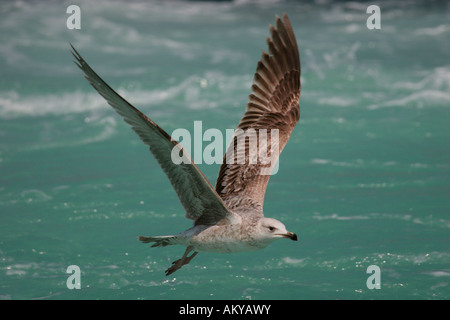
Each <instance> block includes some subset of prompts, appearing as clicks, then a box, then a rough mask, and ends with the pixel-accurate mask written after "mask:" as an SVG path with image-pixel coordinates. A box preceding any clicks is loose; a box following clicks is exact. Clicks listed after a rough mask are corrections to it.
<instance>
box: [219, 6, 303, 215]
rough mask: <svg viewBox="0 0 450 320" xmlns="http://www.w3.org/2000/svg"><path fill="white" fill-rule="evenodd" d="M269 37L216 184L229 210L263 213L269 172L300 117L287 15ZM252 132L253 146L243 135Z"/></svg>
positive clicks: (294, 54)
mask: <svg viewBox="0 0 450 320" xmlns="http://www.w3.org/2000/svg"><path fill="white" fill-rule="evenodd" d="M270 35H271V38H269V37H267V46H268V48H269V53H266V52H264V51H263V52H262V57H261V60H260V61H259V62H258V64H257V67H256V73H255V75H254V79H253V85H252V88H251V89H252V92H251V94H250V95H249V102H248V104H247V109H246V112H245V114H244V116H243V117H242V119H241V121H240V122H239V125H238V126H237V130H236V132H235V134H234V136H233V139H232V141H231V143H230V145H229V147H228V148H227V151H226V154H225V156H224V159H223V163H222V165H221V167H220V170H219V176H218V179H217V183H216V191H217V193H218V194H219V195H220V196H221V197H222V199H223V200H224V202H225V203H226V204H227V206H228V207H229V208H230V209H232V210H236V211H242V212H253V214H256V215H262V207H263V203H264V196H265V192H266V188H267V184H268V181H269V178H270V172H271V170H272V169H273V168H274V166H275V164H276V161H277V160H278V157H279V155H280V153H281V151H282V150H283V148H284V146H285V145H286V143H287V141H288V140H289V138H290V135H291V133H292V130H293V129H294V127H295V126H296V124H297V122H298V119H299V117H300V107H299V104H298V102H299V98H300V86H301V85H300V73H301V70H300V56H299V51H298V46H297V41H296V39H295V35H294V31H293V29H292V26H291V23H290V21H289V18H288V17H287V15H286V14H284V16H283V19H280V18H279V17H277V18H276V28H275V27H274V26H272V25H270ZM251 130H254V131H255V132H256V139H255V140H256V141H257V143H252V142H251V139H250V138H249V137H248V139H247V138H246V137H245V136H246V135H248V133H249V132H251ZM264 132H265V134H266V139H264V134H263V133H264ZM276 133H278V135H277V134H276ZM243 136H244V137H245V138H242V137H243ZM255 209H256V210H255ZM255 211H256V213H255Z"/></svg>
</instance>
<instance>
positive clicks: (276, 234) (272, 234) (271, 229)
mask: <svg viewBox="0 0 450 320" xmlns="http://www.w3.org/2000/svg"><path fill="white" fill-rule="evenodd" d="M258 227H259V233H260V238H261V240H264V241H267V242H268V243H270V242H272V241H274V240H277V239H282V238H288V239H291V240H294V241H297V240H298V237H297V235H296V234H295V233H293V232H289V231H287V230H286V227H285V226H284V224H283V223H281V222H280V221H278V220H276V219H272V218H262V219H261V220H259V223H258Z"/></svg>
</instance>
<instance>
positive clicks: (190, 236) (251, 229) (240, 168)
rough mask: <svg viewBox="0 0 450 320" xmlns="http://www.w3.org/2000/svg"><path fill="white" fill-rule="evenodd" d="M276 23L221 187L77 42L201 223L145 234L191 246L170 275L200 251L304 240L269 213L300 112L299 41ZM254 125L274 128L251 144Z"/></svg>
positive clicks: (93, 80)
mask: <svg viewBox="0 0 450 320" xmlns="http://www.w3.org/2000/svg"><path fill="white" fill-rule="evenodd" d="M275 26H276V27H274V26H273V25H270V35H271V37H267V45H268V53H266V52H265V51H262V57H261V59H260V60H259V61H258V63H257V68H256V72H255V75H254V78H253V84H252V86H251V94H250V95H249V100H248V103H247V106H246V111H245V113H244V115H243V117H242V119H241V120H240V122H239V124H238V126H237V130H236V131H235V133H234V136H233V138H232V140H231V143H230V145H229V146H228V148H227V150H226V153H225V156H224V159H223V160H224V161H223V162H222V164H221V166H220V169H219V174H218V178H217V182H216V186H215V188H214V187H213V186H212V185H211V184H210V182H209V181H208V180H207V178H206V177H205V176H204V175H203V173H202V172H201V171H200V170H199V168H198V167H197V166H196V165H195V163H194V162H193V161H192V159H191V158H190V156H189V155H188V153H187V152H186V151H185V149H183V147H182V146H181V145H180V144H179V143H178V142H177V141H175V140H173V139H172V138H171V137H170V135H168V134H167V133H166V132H165V131H164V130H163V129H161V128H160V127H159V126H158V125H157V124H156V123H155V122H153V121H152V120H151V119H150V118H148V117H147V116H146V115H144V114H143V113H142V112H141V111H139V110H138V109H137V108H135V107H133V106H132V105H131V104H130V103H129V102H127V101H126V100H125V99H124V98H122V97H121V96H120V95H119V94H118V93H117V92H116V91H114V90H113V89H112V88H111V87H110V86H109V85H108V84H107V83H106V82H105V81H103V80H102V79H101V78H100V77H99V76H98V75H97V74H96V73H95V72H94V70H92V68H91V67H90V66H89V65H88V64H87V63H86V61H85V60H84V59H83V58H82V57H81V55H80V54H79V53H78V52H77V50H76V49H75V48H74V47H73V45H72V44H70V45H71V47H72V54H73V56H74V57H75V59H76V61H74V62H75V64H76V65H77V66H78V67H79V68H80V69H81V70H82V71H83V72H84V76H85V78H86V79H87V80H88V81H89V83H90V84H91V85H92V86H93V87H94V89H95V90H97V92H98V93H99V94H100V95H101V96H103V97H104V98H105V99H106V101H107V102H108V104H109V105H111V106H112V107H113V108H114V109H115V111H116V112H117V113H118V114H119V115H120V116H122V117H123V119H124V120H125V122H127V123H128V124H130V125H131V127H132V129H133V130H134V131H135V132H136V134H137V135H138V136H139V138H140V139H141V140H142V141H143V142H144V144H146V145H148V146H149V147H150V152H151V153H152V154H153V156H154V157H155V158H156V160H157V162H158V163H159V165H160V166H161V168H162V170H163V171H164V173H165V174H166V175H167V177H168V178H169V180H170V183H171V184H172V186H173V188H174V189H175V192H176V193H177V196H178V198H179V200H180V202H181V204H182V206H183V208H184V210H185V211H186V218H188V219H192V220H193V221H194V223H193V226H192V227H191V228H189V229H187V230H185V231H183V232H180V233H176V234H173V235H166V236H153V237H147V236H145V237H144V236H139V237H138V239H139V240H140V241H142V242H143V243H153V245H152V247H165V246H168V245H182V246H185V247H186V251H185V252H184V254H183V256H182V257H181V258H180V259H178V260H176V261H174V262H173V263H172V266H170V267H169V268H168V269H167V270H166V272H165V273H166V275H170V274H172V273H174V272H175V271H177V270H178V269H180V268H181V267H182V266H184V265H186V264H188V263H189V262H190V261H191V260H192V259H193V258H194V257H195V256H196V255H197V254H198V252H218V253H232V252H245V251H252V250H259V249H263V248H265V247H266V246H268V245H269V244H270V243H272V242H273V241H275V240H277V239H283V238H287V239H291V240H294V241H297V240H298V237H297V235H296V234H295V233H293V232H290V231H287V230H286V227H285V225H284V224H283V223H282V222H280V221H278V220H276V219H272V218H267V217H265V216H264V214H263V203H264V196H265V192H266V188H267V184H268V181H269V178H270V173H269V174H267V170H273V168H274V166H275V164H276V161H277V160H278V157H279V155H280V153H281V151H282V150H283V148H284V146H285V145H286V143H287V142H288V140H289V138H290V136H291V133H292V130H293V129H294V127H295V126H296V124H297V122H298V120H299V117H300V107H299V99H300V87H301V85H300V56H299V51H298V46H297V40H296V38H295V35H294V31H293V29H292V25H291V23H290V21H289V18H288V16H287V15H286V14H284V15H283V18H282V19H281V18H280V17H278V16H276V24H275ZM251 130H253V131H252V132H256V136H257V137H258V138H261V137H263V135H262V133H261V132H262V130H265V132H267V130H270V132H271V134H270V135H268V136H266V139H265V140H264V139H260V140H258V141H259V143H256V144H255V143H250V139H248V140H245V139H244V140H240V141H241V142H242V141H244V143H238V142H239V138H240V137H241V136H242V134H244V135H245V134H246V133H248V132H250V131H251ZM272 132H273V134H272ZM275 133H276V134H275ZM269 138H270V139H269ZM262 147H265V148H266V149H267V148H269V147H270V152H268V151H267V150H266V151H267V152H260V150H261V148H262ZM258 148H259V149H258ZM173 150H175V151H176V152H177V153H178V154H180V155H181V156H182V159H183V161H181V163H175V162H174V161H172V157H171V155H172V152H173ZM273 150H276V151H273ZM269 154H270V155H269ZM255 159H256V161H255ZM269 172H270V171H269ZM191 252H192V253H191ZM190 253H191V255H189V254H190Z"/></svg>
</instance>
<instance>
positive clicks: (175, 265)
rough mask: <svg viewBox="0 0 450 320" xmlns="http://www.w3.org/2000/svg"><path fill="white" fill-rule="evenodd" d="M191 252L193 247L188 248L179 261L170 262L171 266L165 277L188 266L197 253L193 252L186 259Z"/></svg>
mask: <svg viewBox="0 0 450 320" xmlns="http://www.w3.org/2000/svg"><path fill="white" fill-rule="evenodd" d="M192 250H194V247H192V246H188V247H187V248H186V251H185V252H184V254H183V256H182V257H181V259H178V260H176V261H174V262H172V266H171V267H170V268H169V269H167V270H166V276H168V275H170V274H172V273H174V272H175V271H177V270H178V269H180V268H181V267H182V266H184V265H185V264H188V263H189V262H190V261H191V260H192V259H193V258H194V257H195V256H196V255H197V253H198V252H197V251H194V253H193V254H191V255H190V256H189V257H188V254H189V252H191V251H192Z"/></svg>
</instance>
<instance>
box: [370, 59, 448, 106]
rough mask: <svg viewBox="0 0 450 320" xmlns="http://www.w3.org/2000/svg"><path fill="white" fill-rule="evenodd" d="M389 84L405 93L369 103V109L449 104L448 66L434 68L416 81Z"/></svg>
mask: <svg viewBox="0 0 450 320" xmlns="http://www.w3.org/2000/svg"><path fill="white" fill-rule="evenodd" d="M390 86H391V87H392V89H394V90H396V91H398V90H404V91H405V95H404V96H402V97H398V98H394V99H390V100H388V101H385V102H382V103H379V104H372V105H369V106H368V109H369V110H375V109H379V108H383V107H407V106H415V107H418V108H424V107H429V106H431V105H435V106H444V107H447V106H448V105H449V104H450V67H448V66H442V67H438V68H435V69H434V70H432V71H430V72H427V74H426V75H425V76H423V77H422V79H420V80H418V81H399V82H394V83H391V84H390Z"/></svg>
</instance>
